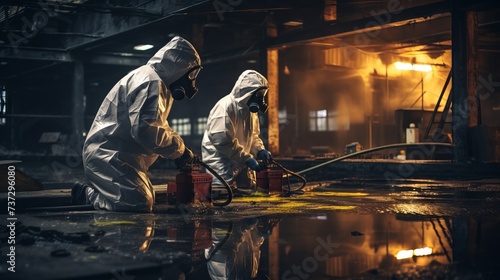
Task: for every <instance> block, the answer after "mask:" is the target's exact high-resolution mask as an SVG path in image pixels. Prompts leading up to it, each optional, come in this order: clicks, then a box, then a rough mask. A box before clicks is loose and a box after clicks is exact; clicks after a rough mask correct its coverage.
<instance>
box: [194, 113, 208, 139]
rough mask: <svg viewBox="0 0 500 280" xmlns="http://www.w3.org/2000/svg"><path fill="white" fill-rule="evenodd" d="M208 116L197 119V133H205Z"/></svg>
mask: <svg viewBox="0 0 500 280" xmlns="http://www.w3.org/2000/svg"><path fill="white" fill-rule="evenodd" d="M207 121H208V118H207V117H204V118H198V120H197V121H196V135H203V133H205V128H206V127H207Z"/></svg>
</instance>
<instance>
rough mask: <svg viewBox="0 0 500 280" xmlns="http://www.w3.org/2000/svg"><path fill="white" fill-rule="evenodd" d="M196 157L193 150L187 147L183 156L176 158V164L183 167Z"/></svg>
mask: <svg viewBox="0 0 500 280" xmlns="http://www.w3.org/2000/svg"><path fill="white" fill-rule="evenodd" d="M194 159H195V157H194V154H193V151H191V150H190V149H189V148H188V147H186V148H185V149H184V153H183V154H182V156H180V157H178V158H176V159H175V165H177V167H178V168H181V167H183V166H185V165H187V164H189V163H192V162H193V161H194Z"/></svg>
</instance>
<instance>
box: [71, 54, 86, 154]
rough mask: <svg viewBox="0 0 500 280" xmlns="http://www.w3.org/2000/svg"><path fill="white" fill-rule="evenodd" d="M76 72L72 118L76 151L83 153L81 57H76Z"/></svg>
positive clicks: (82, 71)
mask: <svg viewBox="0 0 500 280" xmlns="http://www.w3.org/2000/svg"><path fill="white" fill-rule="evenodd" d="M74 61H75V62H74V72H73V94H72V99H73V100H72V101H73V102H72V103H73V107H72V114H71V115H72V118H71V128H72V137H73V138H74V139H73V140H74V142H73V143H74V145H75V146H74V149H75V150H76V151H81V149H82V147H83V130H84V107H85V103H84V90H85V79H84V65H83V60H82V59H81V57H79V56H74Z"/></svg>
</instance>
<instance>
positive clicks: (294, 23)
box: [283, 20, 302, 27]
mask: <svg viewBox="0 0 500 280" xmlns="http://www.w3.org/2000/svg"><path fill="white" fill-rule="evenodd" d="M283 25H286V26H291V27H297V26H301V25H302V22H300V21H295V20H290V21H287V22H284V23H283Z"/></svg>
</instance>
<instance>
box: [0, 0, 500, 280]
mask: <svg viewBox="0 0 500 280" xmlns="http://www.w3.org/2000/svg"><path fill="white" fill-rule="evenodd" d="M498 3H499V2H498V1H487V0H482V1H481V0H479V1H467V0H441V1H439V0H423V1H413V0H352V1H348V0H313V1H305V0H293V1H270V0H256V1H249V0H247V1H245V0H210V1H195V0H182V1H162V0H105V1H99V0H60V1H57V0H37V1H35V0H2V1H1V4H0V30H1V32H0V94H1V95H0V166H1V170H0V171H1V172H2V173H1V174H0V179H1V189H0V201H1V202H2V206H1V207H2V209H3V210H2V212H1V217H2V219H3V220H4V221H6V222H5V223H6V224H5V227H2V229H1V232H0V234H1V235H0V241H1V247H2V250H1V252H2V258H1V259H2V266H1V267H0V275H1V276H0V277H1V278H2V279H353V278H354V279H367V278H369V279H408V278H412V279H428V278H429V277H432V276H435V277H438V278H456V279H464V278H467V279H497V277H498V276H500V272H498V268H496V267H495V264H496V263H498V260H499V258H498V256H497V253H496V251H498V249H500V248H499V247H498V245H497V244H496V242H495V238H494V236H495V232H496V231H498V230H500V220H499V219H498V213H499V210H500V207H499V206H498V205H499V204H498V199H499V198H500V196H499V194H500V175H499V174H500V172H499V171H500V94H499V87H500V68H499V67H500V66H499V65H500V20H499V18H500V16H499V15H500V5H499V4H498ZM176 36H180V37H182V38H184V39H186V40H188V41H189V42H191V43H192V45H193V46H194V48H195V49H196V50H197V52H198V53H199V55H200V58H201V66H202V70H201V71H200V73H199V75H198V77H197V78H196V85H197V87H198V89H199V91H198V93H197V94H196V96H194V97H193V98H192V99H191V100H181V101H177V100H176V101H174V103H173V107H172V109H171V111H170V114H169V116H168V123H169V124H170V126H171V127H172V129H173V130H174V131H176V132H178V133H179V135H180V136H181V137H182V139H183V140H184V143H185V145H186V147H189V148H191V149H192V151H193V152H194V153H195V154H198V155H200V154H201V143H202V138H203V134H204V132H205V129H206V126H207V118H208V116H209V113H210V112H211V109H212V107H213V106H214V105H215V104H216V103H217V101H218V100H219V99H221V98H222V97H224V96H225V95H227V94H228V93H229V92H230V91H231V89H232V88H233V86H234V83H235V81H236V80H237V79H238V76H239V75H240V74H241V73H242V72H243V71H245V70H247V69H253V70H256V71H258V72H260V73H261V74H262V75H264V76H265V77H266V78H267V80H268V82H269V91H268V94H267V97H266V98H267V100H266V101H267V104H269V109H268V111H267V112H266V113H262V112H259V113H258V114H259V123H260V133H261V134H260V137H261V138H262V140H263V142H264V145H265V147H267V149H268V150H269V151H270V152H271V154H272V155H273V160H275V161H276V165H277V166H276V168H278V167H284V168H283V172H284V173H283V174H282V173H279V178H278V179H276V181H273V183H270V182H271V179H269V181H266V182H267V183H269V184H270V185H269V186H266V188H265V189H267V191H268V193H266V194H267V195H264V196H250V197H233V199H232V202H231V201H230V200H231V199H229V200H228V201H227V203H225V204H217V203H215V202H214V203H212V201H209V203H208V204H209V207H208V208H207V205H206V203H202V204H203V207H202V208H203V211H200V209H198V208H196V207H195V206H194V204H196V203H194V202H196V199H197V198H196V197H195V198H194V202H193V197H189V198H188V200H187V201H188V204H189V201H190V202H192V203H193V205H192V206H193V207H194V209H195V210H193V209H191V208H189V211H186V210H185V209H183V208H182V209H177V208H179V207H178V206H179V205H178V204H177V205H175V202H174V203H170V202H171V201H170V200H171V197H170V195H171V194H172V186H175V184H174V183H173V182H174V181H175V180H176V179H175V178H176V174H177V173H178V172H179V170H178V169H177V168H176V166H175V164H174V161H173V160H171V159H164V158H159V159H158V160H157V161H156V162H155V163H154V164H153V165H152V166H151V168H150V170H149V171H148V172H149V175H150V179H151V182H152V184H153V185H154V187H155V191H156V200H155V201H156V204H157V205H160V206H159V207H157V208H156V209H157V211H156V212H153V213H149V214H139V213H121V212H106V211H102V210H94V209H88V208H85V207H80V208H78V207H74V206H71V205H70V200H71V197H70V196H71V188H72V186H73V184H74V183H75V182H76V181H82V180H83V181H84V180H86V177H85V174H84V169H83V162H82V147H83V145H84V142H85V139H86V137H87V134H88V133H89V130H90V128H91V125H92V123H93V121H94V118H95V117H96V113H97V111H98V109H99V107H100V105H101V103H102V102H103V100H104V99H105V98H106V96H107V94H108V92H109V91H110V90H111V89H112V88H113V86H114V85H115V84H116V83H117V82H118V81H119V80H120V79H121V78H122V77H123V76H125V75H127V74H128V73H130V72H131V71H133V70H134V69H136V68H138V67H140V66H142V65H145V64H146V63H147V62H148V60H149V59H150V58H151V57H152V56H153V55H154V54H155V53H156V52H157V51H158V50H159V49H160V48H162V47H163V46H165V44H167V43H168V42H169V41H170V40H171V39H172V38H174V37H176ZM14 169H15V173H14ZM280 172H281V171H280ZM287 172H290V173H287ZM13 174H16V177H15V188H13V184H14V181H13V180H14V179H13V178H14V177H12V176H14V175H13ZM287 174H288V175H287ZM294 174H295V175H300V176H295V177H293V176H292V175H294ZM258 178H259V177H257V180H259V179H258ZM297 178H299V180H298V179H297ZM300 179H303V181H304V183H303V185H302V187H300V188H299V189H300V190H301V191H302V190H303V191H302V193H301V194H297V193H295V194H291V193H292V192H290V188H291V187H290V184H291V185H292V186H296V185H300V184H301V181H300ZM305 181H307V182H305ZM11 183H12V184H11ZM274 183H276V184H278V185H279V186H278V187H277V188H278V191H277V192H278V193H280V194H283V193H285V192H286V191H287V190H288V191H289V193H288V195H276V194H274V195H273V194H271V193H270V192H269V190H270V189H271V188H272V187H274V185H273V184H274ZM257 184H258V185H259V182H257ZM271 185H272V186H271ZM9 186H10V187H9ZM181 188H182V186H180V184H179V182H178V181H177V191H180V189H181ZM174 190H175V189H174ZM14 191H15V193H13V192H14ZM271 192H272V191H271ZM14 196H15V200H14ZM182 205H184V204H182ZM221 205H222V207H221ZM10 206H12V208H9V207H10ZM176 206H177V207H176ZM198 206H199V205H198ZM190 207H191V206H190ZM14 209H15V211H14V212H11V210H14ZM179 211H180V212H179ZM4 217H5V218H4ZM14 217H15V220H12V219H13V218H14ZM9 219H10V220H9ZM2 223H4V222H2ZM12 223H15V225H16V227H15V230H14V229H13V228H11V227H9V225H12V226H13V225H14V224H12ZM14 235H15V237H16V240H17V243H15V247H11V246H10V245H12V244H11V243H9V240H10V239H9V238H8V237H9V236H14ZM405 238H406V239H405ZM480 241H481V242H480ZM333 243H335V244H334V245H332V244H333ZM424 243H427V245H426V244H424ZM9 244H10V245H9ZM325 244H327V245H331V246H330V247H328V246H327V245H325ZM428 244H433V245H434V247H433V246H430V245H428ZM230 246H234V248H231V247H230ZM12 248H14V249H15V250H14V251H15V252H16V257H15V258H14V259H15V265H14V266H15V268H16V272H15V273H12V270H13V269H9V267H10V268H12V267H13V265H12V264H9V263H8V262H9V260H10V261H12V254H11V255H9V252H10V253H12V252H13V249H12ZM89 248H90V249H89ZM317 248H320V249H317ZM431 248H434V249H431ZM84 249H85V250H84ZM411 249H413V251H412V250H411ZM318 251H320V252H321V253H320V254H319V255H318V253H317V252H318ZM227 252H232V253H231V254H230V253H227ZM222 253H224V254H225V255H222ZM226 253H227V254H226ZM322 254H325V255H322ZM405 254H406V255H405ZM408 254H409V255H408ZM320 255H321V256H320ZM6 263H7V266H5V264H6ZM221 267H222V268H221ZM464 267H465V268H466V269H465V268H464ZM218 269H219V270H218ZM221 269H222V270H224V269H225V274H224V275H223V276H221V275H218V274H217V273H216V272H214V271H220V270H221ZM41 275H43V276H41ZM358 277H359V278H358Z"/></svg>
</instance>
